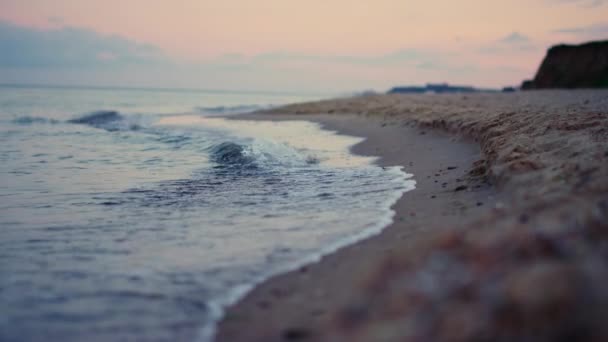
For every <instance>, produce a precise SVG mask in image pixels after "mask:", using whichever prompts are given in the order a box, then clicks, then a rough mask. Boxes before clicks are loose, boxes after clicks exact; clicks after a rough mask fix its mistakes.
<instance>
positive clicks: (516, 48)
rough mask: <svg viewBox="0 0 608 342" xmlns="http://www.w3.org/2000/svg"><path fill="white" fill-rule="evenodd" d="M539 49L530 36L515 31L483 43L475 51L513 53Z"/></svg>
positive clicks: (499, 53) (491, 53)
mask: <svg viewBox="0 0 608 342" xmlns="http://www.w3.org/2000/svg"><path fill="white" fill-rule="evenodd" d="M537 50H538V46H537V44H535V43H534V41H533V40H532V39H531V38H530V37H528V36H526V35H524V34H522V33H520V32H517V31H514V32H511V33H509V34H507V35H506V36H503V37H501V38H498V39H497V40H495V41H492V42H487V43H485V44H482V45H481V46H479V47H478V48H477V49H476V50H475V51H477V52H479V53H481V54H485V55H509V54H513V53H528V52H535V51H537Z"/></svg>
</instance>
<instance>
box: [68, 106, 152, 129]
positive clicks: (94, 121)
mask: <svg viewBox="0 0 608 342" xmlns="http://www.w3.org/2000/svg"><path fill="white" fill-rule="evenodd" d="M67 122H68V123H72V124H79V125H87V126H91V127H95V128H100V129H105V130H107V131H110V132H113V131H134V130H138V129H140V128H141V126H140V125H139V124H137V123H136V122H132V121H130V120H126V118H125V117H124V116H123V115H121V114H120V113H118V112H117V111H113V110H99V111H95V112H92V113H89V114H85V115H83V116H81V117H79V118H74V119H71V120H68V121H67Z"/></svg>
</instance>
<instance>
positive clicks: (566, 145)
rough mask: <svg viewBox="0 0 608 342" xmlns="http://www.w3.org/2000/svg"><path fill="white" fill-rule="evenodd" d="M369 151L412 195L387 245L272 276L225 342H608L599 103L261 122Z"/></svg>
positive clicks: (397, 101) (605, 129)
mask: <svg viewBox="0 0 608 342" xmlns="http://www.w3.org/2000/svg"><path fill="white" fill-rule="evenodd" d="M255 116H256V117H257V118H259V119H273V120H279V119H280V120H290V119H306V120H313V121H317V122H320V123H322V124H323V125H324V126H325V127H327V128H330V129H335V130H338V131H339V132H341V133H344V134H351V135H356V136H364V137H367V138H368V139H367V140H366V141H365V142H364V143H362V144H360V145H358V146H356V147H355V148H354V152H356V153H360V154H364V155H376V156H381V157H382V159H381V160H380V164H381V165H387V166H388V165H403V166H404V167H405V169H406V171H407V172H410V173H413V174H414V178H415V180H416V181H417V182H418V183H417V188H416V190H414V191H410V192H407V193H406V194H405V195H404V196H403V198H401V200H400V201H399V202H398V203H397V204H396V205H395V206H394V209H395V211H396V216H395V219H394V223H393V224H392V225H391V226H389V227H387V229H386V230H385V231H384V232H383V233H382V234H380V235H378V236H376V237H373V238H370V239H368V240H365V241H362V242H361V243H358V244H355V245H353V246H349V247H347V248H344V249H342V250H340V251H338V252H336V253H334V254H332V255H329V256H327V257H325V258H324V259H323V260H322V261H321V262H319V263H317V264H314V265H310V266H307V267H303V268H301V269H300V270H298V271H294V272H291V273H288V274H284V275H279V276H277V277H274V278H272V279H270V280H268V281H267V282H265V283H263V284H262V285H261V286H258V287H257V288H256V289H255V290H254V291H252V292H251V293H249V294H248V295H247V296H246V297H245V298H244V299H243V300H242V301H240V302H239V303H237V304H236V305H235V306H233V307H232V308H229V310H228V312H227V314H226V317H225V319H224V320H223V321H222V322H221V324H220V326H219V332H218V336H217V340H218V341H305V340H310V341H404V340H405V341H428V340H451V341H470V340H522V339H534V340H540V341H553V340H556V339H559V338H574V339H576V338H579V339H580V338H584V339H586V340H597V341H600V340H604V338H606V337H608V334H607V332H606V329H605V328H603V323H602V322H603V318H602V317H605V315H606V313H607V312H606V311H607V309H606V308H608V306H606V304H607V303H608V291H607V290H604V289H603V287H602V286H599V284H602V282H604V281H605V280H607V279H608V267H607V265H608V262H607V260H608V257H607V256H608V243H606V240H607V239H608V227H607V225H608V92H607V91H542V92H526V93H514V94H471V95H422V96H421V95H416V96H411V95H380V96H371V97H359V98H352V99H338V100H329V101H321V102H317V103H310V104H297V105H292V106H287V107H283V108H278V109H274V110H272V111H268V112H265V113H258V114H256V115H255Z"/></svg>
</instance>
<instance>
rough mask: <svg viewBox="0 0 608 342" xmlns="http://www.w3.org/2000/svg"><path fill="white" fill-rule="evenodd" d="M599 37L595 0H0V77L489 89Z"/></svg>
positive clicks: (605, 16)
mask: <svg viewBox="0 0 608 342" xmlns="http://www.w3.org/2000/svg"><path fill="white" fill-rule="evenodd" d="M599 39H608V0H510V1H498V0H424V1H415V0H374V1H370V0H367V1H362V0H307V1H295V0H217V1H210V0H78V1H75V0H0V51H1V53H0V83H35V84H58V85H94V86H126V87H157V88H170V87H177V88H205V89H226V90H264V91H289V92H349V91H361V90H367V89H374V90H379V91H383V90H386V89H388V88H390V87H392V86H396V85H416V84H425V83H428V82H449V83H452V84H467V85H475V86H479V87H493V88H496V87H502V86H508V85H518V84H520V83H521V81H522V80H523V79H526V78H531V77H533V76H534V73H535V71H536V69H537V67H538V65H539V64H540V62H541V60H542V58H543V56H544V54H545V52H546V50H547V48H548V47H550V46H551V45H554V44H557V43H581V42H585V41H589V40H599Z"/></svg>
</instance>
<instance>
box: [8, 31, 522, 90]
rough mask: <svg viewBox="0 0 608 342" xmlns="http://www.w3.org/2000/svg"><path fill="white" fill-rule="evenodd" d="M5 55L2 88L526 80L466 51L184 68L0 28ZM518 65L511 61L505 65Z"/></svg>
mask: <svg viewBox="0 0 608 342" xmlns="http://www.w3.org/2000/svg"><path fill="white" fill-rule="evenodd" d="M56 21H57V23H58V25H61V24H60V20H59V19H57V20H56ZM491 45H492V46H495V47H498V48H500V49H504V50H505V51H506V52H505V53H506V54H507V55H508V56H509V57H511V56H514V55H517V54H520V52H519V51H520V49H526V48H527V46H529V45H530V39H529V38H528V37H526V36H525V35H523V34H521V33H518V32H514V33H511V34H509V35H507V36H506V37H502V38H500V39H498V40H496V41H494V42H492V44H491ZM0 51H2V52H1V53H0V83H34V84H63V85H95V86H99V85H101V86H130V87H141V86H143V87H168V88H170V87H175V88H206V89H233V90H243V89H250V90H268V91H276V90H289V91H313V92H318V91H342V90H356V89H358V88H361V89H363V88H370V87H374V88H376V89H383V88H389V87H391V86H393V85H395V84H403V83H406V84H424V83H427V82H443V81H447V82H450V83H462V84H476V85H480V86H489V85H491V84H493V82H496V80H494V78H495V77H497V76H496V75H498V77H500V78H501V80H503V79H504V80H503V81H500V83H504V84H509V83H512V79H517V80H519V78H522V77H524V75H523V73H522V72H520V73H519V74H517V75H515V74H514V73H512V72H511V73H508V72H504V71H503V70H502V69H500V68H502V67H503V65H502V62H500V61H499V62H500V63H501V64H500V65H498V66H496V65H495V64H496V63H494V64H492V63H489V62H490V61H492V60H496V59H497V58H498V57H500V56H501V54H499V53H496V54H495V55H494V56H492V58H486V57H484V58H480V57H479V56H478V55H477V54H475V51H474V49H473V48H471V47H470V46H468V47H467V46H465V45H463V44H457V45H456V46H451V47H449V46H446V47H441V48H437V49H430V48H413V47H410V48H403V49H399V50H396V51H393V52H387V53H380V54H376V55H362V54H359V55H357V54H353V55H327V54H315V53H307V52H297V51H274V52H273V51H269V52H266V53H261V54H257V55H253V56H248V55H243V54H239V53H233V54H226V55H223V56H220V57H217V58H215V59H211V60H204V61H195V62H193V61H190V62H185V61H178V60H172V59H171V58H170V57H169V56H168V54H166V53H165V52H164V51H163V50H161V49H160V48H159V47H156V46H153V45H147V44H142V43H139V42H135V41H132V40H129V39H126V38H124V37H120V36H108V35H102V34H99V33H97V32H95V31H92V30H89V29H84V28H66V27H58V28H53V29H50V30H49V29H47V30H39V29H34V28H30V27H21V26H16V25H14V24H10V23H5V22H1V21H0ZM483 63H486V65H483ZM497 63H498V62H497ZM514 63H515V64H517V63H516V62H513V61H512V60H511V59H510V58H507V59H506V62H505V65H506V66H507V67H509V66H511V64H514ZM515 66H517V65H515ZM507 80H508V81H507Z"/></svg>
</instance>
